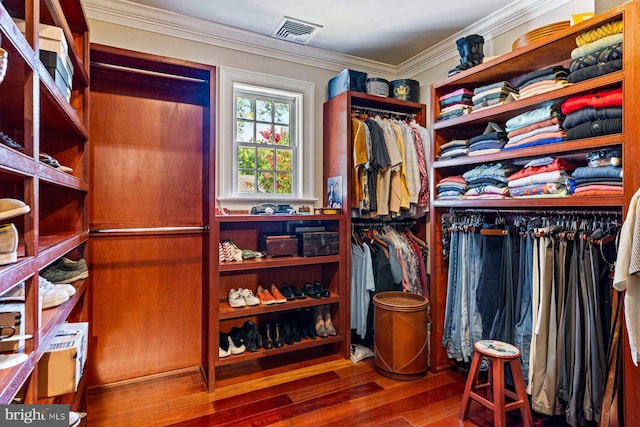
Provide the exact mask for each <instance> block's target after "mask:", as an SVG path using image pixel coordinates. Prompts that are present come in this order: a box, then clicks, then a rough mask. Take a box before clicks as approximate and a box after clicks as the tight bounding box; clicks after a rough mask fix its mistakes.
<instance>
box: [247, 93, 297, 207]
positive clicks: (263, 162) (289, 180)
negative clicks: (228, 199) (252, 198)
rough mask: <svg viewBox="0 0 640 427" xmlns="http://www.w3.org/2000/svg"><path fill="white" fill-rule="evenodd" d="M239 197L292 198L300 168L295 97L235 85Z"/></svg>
mask: <svg viewBox="0 0 640 427" xmlns="http://www.w3.org/2000/svg"><path fill="white" fill-rule="evenodd" d="M234 88H235V89H234V100H235V118H234V121H235V129H236V132H235V138H234V145H235V150H234V151H235V162H234V168H236V170H237V171H238V173H237V177H236V178H237V181H236V185H235V186H234V187H235V190H236V192H237V193H238V194H264V195H282V196H285V197H286V196H292V195H293V190H294V180H295V177H294V173H293V172H294V170H295V166H296V164H295V163H296V155H295V154H296V148H297V139H298V138H297V135H296V133H295V126H294V124H295V119H296V118H295V111H296V109H295V104H296V99H295V97H286V96H277V95H276V94H272V93H271V91H269V90H260V91H256V88H252V87H250V86H246V85H240V84H238V85H234Z"/></svg>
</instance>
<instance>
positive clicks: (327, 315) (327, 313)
mask: <svg viewBox="0 0 640 427" xmlns="http://www.w3.org/2000/svg"><path fill="white" fill-rule="evenodd" d="M322 313H323V316H322V317H323V319H324V328H325V330H326V331H327V334H328V335H329V336H332V337H335V336H336V335H338V331H336V328H335V327H334V326H333V322H332V321H331V306H330V305H323V306H322Z"/></svg>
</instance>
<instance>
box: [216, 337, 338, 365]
mask: <svg viewBox="0 0 640 427" xmlns="http://www.w3.org/2000/svg"><path fill="white" fill-rule="evenodd" d="M343 340H344V337H341V336H340V335H336V336H335V337H327V338H320V337H317V338H316V339H311V338H306V339H303V340H302V341H300V342H296V343H294V344H292V345H286V344H285V345H284V346H283V347H280V348H272V349H269V350H263V349H260V350H258V351H256V352H250V351H245V352H244V353H242V354H232V355H231V356H227V357H224V358H222V359H218V361H217V362H216V366H226V365H232V364H235V363H241V362H246V361H249V360H255V359H261V358H263V357H271V356H277V355H279V354H284V353H289V352H292V351H299V350H304V349H308V348H313V347H321V346H324V345H327V344H336V343H340V342H341V341H343Z"/></svg>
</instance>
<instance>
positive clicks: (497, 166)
mask: <svg viewBox="0 0 640 427" xmlns="http://www.w3.org/2000/svg"><path fill="white" fill-rule="evenodd" d="M515 171H516V168H515V167H514V166H513V165H510V164H504V163H494V164H482V165H479V166H477V167H475V168H473V169H471V170H469V171H467V172H465V173H463V174H462V177H463V178H464V180H465V181H466V182H467V185H468V186H469V189H468V190H467V191H466V192H465V194H464V198H465V199H506V198H508V197H509V187H508V185H507V182H508V181H507V179H508V176H509V175H511V174H512V173H513V172H515Z"/></svg>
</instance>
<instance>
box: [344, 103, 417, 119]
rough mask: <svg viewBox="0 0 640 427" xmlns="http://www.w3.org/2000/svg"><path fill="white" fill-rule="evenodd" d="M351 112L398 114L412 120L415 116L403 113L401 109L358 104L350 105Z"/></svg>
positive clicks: (395, 115)
mask: <svg viewBox="0 0 640 427" xmlns="http://www.w3.org/2000/svg"><path fill="white" fill-rule="evenodd" d="M351 112H353V113H372V114H376V115H380V114H388V115H390V116H394V117H397V116H400V117H403V118H406V119H408V120H413V119H415V117H416V114H415V113H405V112H402V111H392V110H385V109H382V108H374V107H362V106H359V105H352V106H351Z"/></svg>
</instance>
